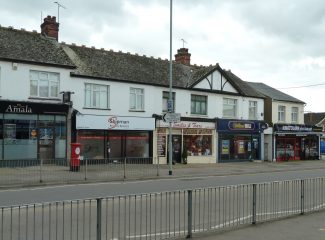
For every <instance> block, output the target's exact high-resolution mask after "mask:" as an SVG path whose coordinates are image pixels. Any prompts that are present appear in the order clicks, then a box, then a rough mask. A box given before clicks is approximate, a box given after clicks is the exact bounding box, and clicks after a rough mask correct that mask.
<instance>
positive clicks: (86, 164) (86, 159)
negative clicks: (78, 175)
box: [85, 157, 88, 181]
mask: <svg viewBox="0 0 325 240" xmlns="http://www.w3.org/2000/svg"><path fill="white" fill-rule="evenodd" d="M87 161H88V158H87V157H85V181H86V180H87V171H88V169H87V166H88V162H87Z"/></svg>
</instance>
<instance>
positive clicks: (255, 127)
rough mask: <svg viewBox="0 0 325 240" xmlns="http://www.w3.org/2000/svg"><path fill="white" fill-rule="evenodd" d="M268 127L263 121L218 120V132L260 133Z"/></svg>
mask: <svg viewBox="0 0 325 240" xmlns="http://www.w3.org/2000/svg"><path fill="white" fill-rule="evenodd" d="M267 128H268V125H267V124H266V123H264V122H262V121H245V120H226V119H218V120H217V129H218V131H238V132H239V131H240V132H242V131H248V132H258V131H264V130H265V129H267Z"/></svg>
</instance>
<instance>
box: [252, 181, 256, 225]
mask: <svg viewBox="0 0 325 240" xmlns="http://www.w3.org/2000/svg"><path fill="white" fill-rule="evenodd" d="M252 224H256V184H253V212H252Z"/></svg>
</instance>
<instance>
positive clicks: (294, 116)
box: [291, 107, 298, 123]
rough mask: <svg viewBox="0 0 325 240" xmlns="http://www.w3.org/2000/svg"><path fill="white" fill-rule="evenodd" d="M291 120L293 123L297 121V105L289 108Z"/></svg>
mask: <svg viewBox="0 0 325 240" xmlns="http://www.w3.org/2000/svg"><path fill="white" fill-rule="evenodd" d="M291 121H292V122H293V123H297V122H298V108H297V107H292V108H291Z"/></svg>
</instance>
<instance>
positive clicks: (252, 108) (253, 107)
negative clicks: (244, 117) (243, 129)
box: [248, 101, 257, 119]
mask: <svg viewBox="0 0 325 240" xmlns="http://www.w3.org/2000/svg"><path fill="white" fill-rule="evenodd" d="M248 111H249V113H248V118H249V119H257V101H249V110H248Z"/></svg>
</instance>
